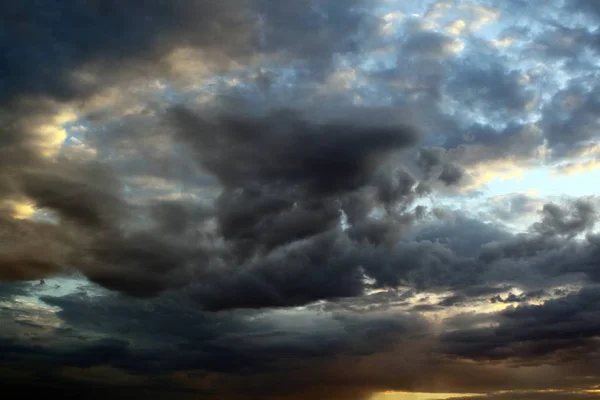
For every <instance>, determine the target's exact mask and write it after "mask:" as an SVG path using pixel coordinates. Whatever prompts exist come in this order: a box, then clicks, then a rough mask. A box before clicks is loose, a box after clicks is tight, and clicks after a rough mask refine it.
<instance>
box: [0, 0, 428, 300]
mask: <svg viewBox="0 0 600 400" xmlns="http://www.w3.org/2000/svg"><path fill="white" fill-rule="evenodd" d="M361 5H362V2H361V1H355V2H352V4H344V6H340V5H339V4H338V3H337V2H330V1H314V2H310V4H308V3H304V2H301V3H297V4H296V3H294V5H286V6H282V5H281V4H280V3H279V2H273V1H258V0H257V1H253V0H248V1H241V2H235V1H225V2H219V3H218V4H216V3H214V2H209V1H201V0H197V1H191V2H187V1H174V2H163V1H151V2H150V3H144V4H143V5H142V4H141V3H140V2H136V1H133V2H127V3H123V4H121V3H118V2H112V1H110V2H97V1H78V0H73V1H68V2H66V3H60V4H59V3H57V2H50V3H47V4H46V3H44V5H40V6H39V7H37V6H33V5H32V4H29V2H25V3H17V2H8V3H6V4H5V3H3V5H2V15H3V18H4V19H5V22H6V24H7V27H8V30H9V33H10V35H9V36H8V37H11V38H12V39H11V40H8V39H7V40H5V41H4V42H3V43H2V44H1V46H3V49H4V50H6V51H4V52H3V56H2V57H1V58H0V70H2V71H4V74H3V78H2V81H1V84H2V86H3V87H4V88H5V91H4V92H5V96H4V98H3V99H2V101H3V104H5V105H6V106H7V111H6V113H5V114H3V115H2V117H3V119H4V122H5V123H4V124H3V128H2V129H3V135H2V139H1V140H2V144H3V146H2V150H1V151H2V153H3V154H2V155H3V157H2V161H1V162H2V165H3V166H5V167H6V168H3V171H7V172H8V173H6V174H5V173H2V174H0V191H1V193H0V196H1V198H0V201H11V202H15V201H23V200H32V201H33V202H34V204H35V206H36V207H38V208H39V209H40V210H42V211H44V212H50V213H51V218H54V220H53V221H51V222H48V223H45V222H42V221H16V220H14V221H13V220H11V219H6V221H4V219H3V222H5V224H4V225H6V226H5V227H6V228H7V229H9V231H10V232H12V233H14V232H17V230H18V232H20V234H19V235H17V236H14V235H13V236H14V237H13V238H12V241H11V243H13V242H14V243H13V246H12V248H11V249H10V250H9V249H3V250H2V254H0V255H1V257H0V260H1V261H0V262H2V263H3V265H5V266H6V267H5V268H3V269H2V270H3V271H4V272H5V273H4V275H6V276H4V278H10V279H31V278H39V277H43V276H45V275H46V274H54V273H58V272H61V271H64V270H66V269H68V268H76V269H79V270H80V271H82V272H83V273H84V274H85V275H86V276H87V277H88V278H89V279H91V280H93V281H94V282H96V283H99V284H101V285H103V286H105V287H108V288H111V289H114V290H119V291H122V292H125V293H127V294H131V295H135V296H150V295H155V294H157V293H159V292H161V291H162V290H164V289H166V288H169V287H179V286H181V285H183V284H184V283H186V282H189V281H190V280H194V279H198V278H200V277H201V278H200V279H211V280H214V282H215V285H216V284H217V283H219V285H225V286H227V285H233V287H238V286H239V285H245V283H244V282H247V280H248V279H250V281H252V282H256V285H254V286H253V285H249V286H248V288H249V289H248V293H247V295H248V305H246V306H249V307H252V306H268V305H288V304H301V303H304V302H307V301H311V300H317V299H320V298H328V297H338V296H345V295H354V294H358V293H361V290H362V283H361V279H362V277H361V275H360V273H359V269H358V266H356V265H348V266H346V263H342V264H344V267H341V266H338V267H331V270H330V271H329V272H326V271H328V269H327V268H324V269H323V270H324V271H325V272H324V274H323V276H322V281H321V283H320V285H315V286H312V287H310V289H314V290H308V288H309V286H310V285H309V284H308V283H306V284H304V286H302V285H300V288H293V285H292V282H291V280H293V279H300V278H301V277H302V276H304V275H306V274H303V270H302V268H303V267H304V266H306V268H308V270H311V271H312V270H313V269H317V268H319V267H320V266H326V265H327V263H328V262H329V259H328V257H327V256H325V255H321V254H315V257H317V258H316V259H315V260H306V261H303V260H301V259H300V258H301V257H299V256H290V257H292V258H296V259H297V261H296V262H295V265H296V267H294V268H290V270H295V273H293V274H290V276H289V277H286V276H285V274H283V275H282V274H281V271H279V268H276V266H275V265H274V264H273V263H275V262H276V260H279V262H285V261H286V260H287V259H286V256H285V255H286V254H288V252H290V251H289V250H288V249H287V248H286V247H285V246H287V245H289V244H290V243H292V242H296V241H299V240H304V239H307V240H308V242H309V244H307V245H306V246H309V247H310V246H313V247H315V248H319V249H321V251H324V252H326V253H328V252H329V251H330V250H329V249H328V247H327V246H325V247H323V245H322V244H320V241H321V239H320V237H321V236H323V235H324V236H332V235H333V236H335V235H339V224H340V217H341V212H342V209H341V204H342V203H343V204H348V201H347V200H346V197H348V198H349V197H350V195H354V196H355V197H357V198H360V199H359V200H358V202H359V203H362V204H363V206H362V208H361V209H362V211H360V212H358V211H356V210H358V208H357V209H356V210H354V211H353V214H352V215H351V216H350V215H349V218H351V219H352V222H356V224H357V227H356V228H355V231H354V234H353V235H354V236H355V237H363V236H365V235H366V233H365V232H366V231H365V230H364V226H366V225H368V223H367V222H365V221H362V220H364V219H365V218H366V215H367V213H368V212H370V211H371V210H372V209H373V207H374V206H375V205H376V204H375V202H377V201H383V202H385V203H388V205H391V203H395V202H402V201H404V203H405V204H406V203H409V202H410V200H407V199H409V198H410V199H412V198H414V197H415V196H416V195H414V194H413V188H412V185H413V183H416V182H414V181H413V180H412V178H410V179H408V178H406V177H408V175H406V174H405V175H402V174H399V175H396V176H390V177H387V176H386V177H385V178H382V177H381V176H383V175H381V174H380V172H381V171H379V170H380V169H382V168H383V166H382V162H381V157H382V156H383V155H384V154H387V153H391V152H393V151H396V150H399V149H402V148H406V147H409V146H410V145H412V144H414V143H415V141H416V139H417V137H416V134H415V132H414V130H412V128H409V127H407V126H405V125H403V126H400V125H399V124H394V123H389V121H385V122H383V123H382V124H380V126H379V125H378V124H375V123H371V122H369V121H367V122H366V123H362V122H360V121H356V120H353V121H349V122H341V121H340V122H336V121H334V122H331V123H321V122H315V121H311V120H310V118H308V119H306V118H304V117H299V116H296V115H294V113H293V112H289V113H286V112H281V113H273V114H270V115H269V116H268V117H265V118H261V117H251V116H249V115H245V116H242V115H238V116H235V113H233V112H230V113H229V114H228V115H227V116H225V117H222V118H216V119H213V120H211V121H207V120H201V119H199V118H195V117H193V116H192V115H191V114H189V115H184V114H185V111H183V109H180V110H175V111H173V113H172V114H173V115H175V116H176V117H174V118H172V119H171V120H177V128H178V129H177V131H178V132H179V134H178V135H176V136H177V139H178V140H180V141H181V140H182V139H183V142H184V145H186V144H191V146H190V147H191V149H195V150H196V153H197V154H196V155H195V157H196V161H197V165H198V166H200V167H202V168H204V169H205V170H206V171H207V172H208V173H209V174H211V175H213V177H216V179H217V181H218V183H220V184H221V185H222V186H223V192H222V194H221V196H220V197H219V198H218V199H217V202H216V203H215V204H214V207H213V206H206V207H204V206H203V207H197V206H193V205H191V204H186V203H185V202H184V201H167V202H160V201H159V202H157V203H155V204H151V205H140V204H133V203H132V202H131V198H130V192H131V187H132V186H131V185H126V184H124V182H123V181H122V180H121V178H122V177H123V176H135V175H136V173H137V174H139V173H143V172H149V173H150V176H154V175H153V174H155V175H156V174H159V173H160V170H161V169H162V170H164V168H163V167H161V166H162V165H165V163H166V162H168V161H167V160H166V159H165V156H164V155H162V154H157V152H156V151H154V148H152V145H149V146H148V147H147V143H148V142H150V141H151V140H150V139H153V138H149V137H148V136H151V134H154V133H155V131H152V130H151V129H152V128H153V126H151V125H152V123H153V122H151V123H150V125H149V124H148V121H149V120H152V121H154V119H152V118H150V117H148V118H146V120H145V124H144V118H128V119H126V121H125V122H127V124H124V125H117V126H115V128H111V127H109V128H106V127H104V128H102V129H100V127H99V126H96V125H94V123H95V122H94V121H91V123H92V125H91V127H93V128H97V129H98V130H99V132H100V134H97V133H91V134H90V137H91V141H92V142H94V141H95V140H96V139H98V138H99V137H100V136H103V137H102V138H101V139H98V140H96V142H94V144H96V145H99V147H98V154H99V156H100V157H99V159H103V160H107V161H109V162H108V163H107V164H101V163H100V162H98V163H92V162H85V161H78V160H74V159H69V158H66V157H61V158H59V160H58V161H49V160H47V159H45V158H44V157H42V156H41V155H40V149H39V148H38V147H39V146H38V145H39V143H38V142H40V140H42V141H43V138H42V139H40V138H39V137H38V136H36V135H37V134H36V133H35V132H34V131H35V128H36V126H38V125H40V124H47V123H48V122H47V119H48V118H50V117H52V116H53V115H54V114H55V113H56V112H58V111H59V110H60V109H61V106H62V105H64V104H80V103H81V102H84V101H85V100H86V99H89V98H90V97H91V96H93V95H94V94H97V93H99V92H100V91H102V90H103V89H106V88H107V87H110V86H111V85H114V84H116V83H119V82H127V81H128V80H131V79H133V78H134V77H136V78H137V77H144V76H145V77H146V78H148V79H149V78H150V77H152V76H165V77H167V78H168V79H169V78H173V76H172V75H170V74H171V73H173V74H176V71H171V70H170V69H169V68H171V67H173V66H172V65H170V64H168V63H169V62H170V61H169V55H170V54H172V52H173V51H174V50H176V49H178V48H192V49H199V50H201V51H202V52H203V54H204V57H203V59H204V60H205V61H206V62H207V63H208V64H209V67H210V68H212V69H213V70H214V71H223V70H225V69H226V68H227V67H228V65H229V64H230V62H235V63H245V62H249V61H250V59H251V58H252V56H254V55H256V54H259V53H261V54H263V55H265V56H269V55H270V56H273V57H274V59H277V60H280V61H281V60H292V61H294V62H296V61H297V62H299V63H300V64H299V67H301V68H304V67H306V66H308V67H309V69H310V73H313V72H314V73H316V75H315V76H321V75H322V76H324V75H323V74H324V73H325V71H326V70H327V69H328V67H329V65H330V63H331V62H332V57H333V55H334V54H339V53H346V52H356V51H358V50H359V48H360V43H361V41H363V40H367V39H368V38H369V37H370V35H372V34H374V32H375V30H376V28H377V20H376V19H371V18H370V17H369V15H368V14H367V13H366V12H365V11H364V10H361V9H360V6H361ZM292 21H293V23H292ZM306 32H310V33H311V35H307V34H306ZM5 37H6V36H5ZM282 56H283V58H281V57H282ZM117 61H118V62H117ZM39 65H44V67H43V68H39ZM305 72H306V71H305ZM86 74H87V75H86ZM88 75H89V76H88ZM174 78H176V77H174ZM69 102H71V103H69ZM150 111H152V113H153V112H156V110H149V112H150ZM152 113H150V114H152ZM357 115H358V114H357ZM186 118H187V120H185V119H186ZM359 119H360V118H359ZM189 123H191V125H190V124H189ZM186 124H187V125H186ZM111 130H114V132H112V134H111ZM142 131H144V133H143V134H142V133H141V132H142ZM167 136H168V135H167ZM155 139H156V140H157V141H160V140H163V139H164V137H159V136H156V138H155ZM127 141H129V142H130V143H129V144H127V146H129V147H132V146H131V143H134V142H136V143H137V144H136V145H135V146H134V147H135V150H137V151H136V152H135V153H127V151H123V152H122V153H119V152H113V153H111V152H110V151H107V148H106V145H108V144H116V145H118V146H117V147H120V148H124V147H123V146H122V145H123V144H125V143H126V142H127ZM168 143H171V142H168ZM173 144H177V143H173ZM103 145H104V147H102V146H103ZM127 146H125V147H127ZM131 154H136V155H137V156H139V157H141V158H138V159H134V158H132V157H131ZM123 155H125V157H123ZM5 156H6V157H5ZM142 158H143V159H142ZM111 160H114V161H115V162H114V163H111ZM182 165H183V164H182ZM198 172H199V171H198V170H197V169H193V168H189V169H188V170H186V174H187V175H188V177H187V178H186V179H187V180H188V182H186V183H190V182H191V183H193V184H200V183H202V182H200V181H202V179H200V178H190V177H191V176H192V175H194V174H198ZM376 173H377V174H379V175H377V178H375V175H376ZM128 174H129V175H128ZM166 175H169V174H166ZM166 175H165V174H164V173H163V175H162V176H159V177H165V176H166ZM171 175H172V174H171ZM166 177H167V178H170V177H171V176H166ZM209 178H210V177H209ZM405 178H406V179H405ZM207 179H208V178H207ZM386 179H390V180H391V181H392V182H391V183H388V182H386V181H385V180H386ZM204 183H206V182H204ZM213 186H214V184H213ZM370 186H373V187H376V188H377V190H378V191H379V193H380V196H379V197H380V198H379V200H376V201H373V200H372V199H370V198H368V196H367V195H363V194H354V193H353V192H357V193H358V192H361V191H363V189H365V188H367V189H368V187H370ZM139 193H141V192H138V194H139ZM2 206H3V207H4V203H3V204H2ZM215 220H216V228H215V227H212V224H214V222H215ZM402 223H404V222H402ZM361 224H362V225H361ZM9 225H11V226H12V227H11V226H9ZM359 225H360V226H361V227H362V228H360V227H359ZM398 226H399V225H398ZM360 229H362V230H363V233H359V232H360ZM389 229H391V230H393V229H395V228H394V227H392V226H391V224H390V226H389ZM46 231H48V232H54V231H56V232H59V233H57V234H54V233H52V234H47V235H46V234H45V233H44V232H46ZM371 231H372V232H371V234H369V235H370V236H371V239H370V240H383V239H377V238H376V235H375V234H374V231H373V230H371ZM332 232H333V233H332ZM336 232H337V233H336ZM318 235H321V236H318ZM63 238H66V239H65V240H63ZM311 238H312V239H311ZM65 241H66V243H64V242H65ZM36 246H37V247H40V248H42V247H45V248H48V249H55V248H56V249H57V250H56V251H54V250H44V251H43V252H42V251H32V249H35V248H37V247H36ZM280 247H281V249H280V251H279V253H277V254H276V255H272V256H270V257H271V258H268V257H267V258H265V259H264V260H263V259H261V258H262V257H263V256H264V255H265V254H266V253H269V252H271V251H273V250H274V249H277V248H280ZM314 251H315V252H317V250H314ZM49 252H50V253H49ZM331 256H332V257H333V255H331ZM282 257H283V258H282ZM256 258H258V260H255V259H256ZM332 262H333V261H332ZM333 263H334V264H335V262H333ZM242 265H246V267H247V268H246V267H244V268H242V271H238V272H236V273H234V274H233V275H232V276H234V277H235V279H233V280H232V281H231V282H230V281H229V279H225V277H227V275H231V274H232V271H233V270H234V269H236V268H237V267H240V266H242ZM339 269H342V270H343V271H340V273H341V274H342V275H344V274H346V276H347V279H346V280H347V281H348V282H347V283H344V282H346V281H345V280H344V279H340V280H339V282H340V287H339V288H337V289H336V288H335V284H334V285H333V286H332V287H329V286H328V285H327V284H326V281H334V280H333V279H331V277H332V274H334V275H336V273H337V272H336V271H338V270H339ZM7 271H8V272H7ZM248 271H250V272H248ZM252 273H256V274H257V275H258V276H257V277H255V278H253V277H252V276H251V275H252ZM265 280H266V281H265ZM207 282H209V281H207ZM261 282H262V283H261ZM265 285H266V287H270V288H271V289H272V290H275V293H271V294H269V292H268V291H267V292H265V293H262V294H261V293H260V290H261V288H263V287H264V286H265ZM286 285H288V286H289V288H287V289H286V288H285V287H286ZM207 286H210V284H208V285H207ZM276 286H282V288H281V289H276ZM303 288H305V289H307V293H306V294H302V293H301V291H302V289H303ZM203 290H204V291H206V290H207V289H203ZM211 290H212V289H211ZM253 290H254V291H255V294H252V293H251V292H252V291H253ZM278 290H280V293H279V292H277V291H278ZM329 291H330V292H331V293H328V292H329ZM212 292H213V294H204V295H200V294H198V296H199V297H203V298H206V300H205V301H206V304H205V305H206V306H208V307H217V308H218V307H227V306H245V305H244V301H245V300H244V296H241V297H240V298H239V300H236V301H233V302H232V300H230V299H228V297H229V296H231V294H226V295H225V297H224V298H223V299H219V298H218V296H217V295H215V294H214V290H213V291H212ZM215 296H217V297H215ZM253 296H258V298H256V299H255V298H254V297H253ZM220 303H222V304H223V305H224V306H223V305H222V306H217V305H216V304H220ZM213 304H215V305H213Z"/></svg>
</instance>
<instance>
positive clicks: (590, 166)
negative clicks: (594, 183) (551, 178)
mask: <svg viewBox="0 0 600 400" xmlns="http://www.w3.org/2000/svg"><path fill="white" fill-rule="evenodd" d="M597 169H600V160H588V161H583V162H579V163H568V164H563V165H559V166H558V167H556V168H555V169H554V173H555V174H558V175H577V174H585V173H587V172H592V171H595V170H597Z"/></svg>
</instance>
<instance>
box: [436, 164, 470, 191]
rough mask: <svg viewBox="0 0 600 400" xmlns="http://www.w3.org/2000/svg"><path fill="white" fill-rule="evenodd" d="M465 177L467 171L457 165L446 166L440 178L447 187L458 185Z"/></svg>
mask: <svg viewBox="0 0 600 400" xmlns="http://www.w3.org/2000/svg"><path fill="white" fill-rule="evenodd" d="M464 175H465V171H464V170H463V169H462V168H461V167H460V165H456V164H446V165H444V168H443V169H442V173H441V174H440V176H439V177H438V179H439V180H440V181H442V182H443V183H444V184H445V185H446V186H452V185H456V184H458V183H459V182H460V181H461V180H462V178H463V176H464Z"/></svg>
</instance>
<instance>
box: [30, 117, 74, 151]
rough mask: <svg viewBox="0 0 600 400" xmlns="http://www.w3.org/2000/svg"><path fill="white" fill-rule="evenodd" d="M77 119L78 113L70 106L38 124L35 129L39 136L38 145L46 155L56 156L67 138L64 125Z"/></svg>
mask: <svg viewBox="0 0 600 400" xmlns="http://www.w3.org/2000/svg"><path fill="white" fill-rule="evenodd" d="M76 119H77V114H76V113H75V112H74V111H73V110H72V109H70V108H65V109H63V110H62V111H60V112H59V113H57V114H55V115H54V116H53V117H51V118H50V119H49V120H47V121H45V122H44V123H42V124H40V125H37V126H36V127H34V128H33V131H34V132H35V133H36V134H37V136H38V138H39V139H38V142H37V143H36V144H37V147H38V149H39V151H40V154H41V155H42V156H44V157H54V156H56V155H57V154H58V152H59V151H60V148H61V147H62V144H63V142H64V141H65V139H66V138H67V131H66V130H65V127H64V125H65V124H67V123H69V122H73V121H75V120H76Z"/></svg>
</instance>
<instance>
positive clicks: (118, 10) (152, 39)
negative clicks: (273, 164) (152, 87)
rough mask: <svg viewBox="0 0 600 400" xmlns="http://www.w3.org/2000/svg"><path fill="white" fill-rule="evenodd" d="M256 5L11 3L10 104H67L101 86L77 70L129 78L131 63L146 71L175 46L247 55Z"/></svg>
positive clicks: (5, 46) (5, 82) (5, 48)
mask: <svg viewBox="0 0 600 400" xmlns="http://www.w3.org/2000/svg"><path fill="white" fill-rule="evenodd" d="M249 4H250V3H249V2H248V1H244V0H242V1H227V0H226V1H221V2H218V3H215V2H211V1H198V0H195V1H180V0H175V1H169V2H164V1H158V0H157V1H154V0H152V1H149V2H147V1H145V2H140V1H128V2H118V1H84V0H69V1H64V2H63V1H49V2H44V3H38V2H36V1H6V2H3V3H2V6H1V9H0V15H2V20H3V22H4V24H3V25H4V26H5V29H6V34H5V35H3V39H2V41H1V42H0V48H2V52H1V53H2V57H1V58H0V71H2V81H1V85H2V86H1V87H2V88H3V89H4V90H3V93H5V95H4V98H3V99H2V100H3V102H6V101H10V100H12V99H13V98H14V97H15V96H20V95H24V94H26V95H49V96H52V97H55V98H58V99H62V100H68V99H73V98H75V97H80V96H82V95H85V94H86V93H89V91H93V90H96V89H97V87H95V85H94V84H93V83H86V82H85V81H78V80H77V78H76V76H74V75H75V73H76V72H77V71H76V68H78V67H85V66H86V65H90V64H98V65H102V67H101V71H102V74H103V75H105V76H103V77H102V78H101V79H105V78H106V76H107V75H111V73H114V72H117V73H118V71H119V70H121V71H123V69H124V67H125V65H126V63H127V62H130V63H137V67H138V68H140V69H141V71H144V69H145V68H146V66H144V65H143V63H144V62H147V61H150V60H158V59H160V58H161V57H162V56H164V55H165V54H166V53H167V52H169V51H171V50H172V48H171V47H172V46H173V45H174V44H175V45H176V44H183V43H186V44H187V45H190V46H195V47H199V48H202V49H206V50H208V51H209V52H212V53H213V54H215V55H217V57H218V56H219V55H221V56H223V55H230V54H231V53H233V54H234V55H239V54H242V53H243V52H244V51H247V50H248V47H246V48H244V46H247V45H248V44H251V42H249V39H251V35H250V34H251V33H252V24H253V22H254V20H253V18H252V15H251V14H250V13H249V9H248V5H249ZM236 53H237V54H236ZM125 68H126V67H125ZM115 69H116V71H115ZM111 70H112V71H111ZM103 83H105V82H101V84H103Z"/></svg>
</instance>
